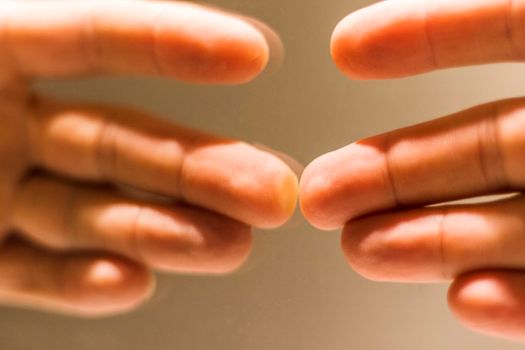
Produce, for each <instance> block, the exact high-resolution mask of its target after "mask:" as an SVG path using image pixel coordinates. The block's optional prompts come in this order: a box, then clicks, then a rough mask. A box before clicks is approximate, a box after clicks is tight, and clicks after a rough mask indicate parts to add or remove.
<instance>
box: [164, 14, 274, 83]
mask: <svg viewBox="0 0 525 350" xmlns="http://www.w3.org/2000/svg"><path fill="white" fill-rule="evenodd" d="M180 6H184V11H181V13H184V14H185V16H181V15H177V14H176V13H173V16H168V15H166V16H164V17H163V18H162V23H161V24H159V26H158V29H157V32H156V38H157V42H158V43H159V44H158V46H157V52H156V54H157V55H158V60H159V64H161V65H162V67H161V70H162V71H163V72H164V73H166V74H168V75H173V76H174V77H176V78H179V79H182V80H185V81H189V82H194V83H209V84H242V83H246V82H249V81H251V80H253V79H254V78H255V77H257V76H258V75H259V74H260V73H261V72H262V71H263V70H264V68H265V67H266V66H267V64H268V61H269V57H270V47H269V44H268V42H267V40H266V38H265V36H264V35H263V33H261V31H260V30H258V29H257V28H256V27H255V26H254V25H252V24H250V23H249V22H248V21H245V20H243V19H241V18H239V17H237V16H233V15H230V14H227V13H222V12H220V11H213V10H210V9H207V8H206V7H203V6H198V5H180ZM172 17H174V18H172ZM179 17H180V18H179ZM159 22H160V20H159Z"/></svg>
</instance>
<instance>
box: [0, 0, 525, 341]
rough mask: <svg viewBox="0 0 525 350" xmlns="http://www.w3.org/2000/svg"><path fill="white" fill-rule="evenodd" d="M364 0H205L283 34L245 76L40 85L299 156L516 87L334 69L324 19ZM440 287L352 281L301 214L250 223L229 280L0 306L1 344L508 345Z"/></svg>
mask: <svg viewBox="0 0 525 350" xmlns="http://www.w3.org/2000/svg"><path fill="white" fill-rule="evenodd" d="M371 2H372V1H365V0H359V1H358V0H346V1H342V0H327V1H312V0H265V1H259V0H223V1H221V0H217V1H216V2H215V3H216V4H221V5H223V6H225V7H227V8H231V9H235V10H238V11H241V12H245V13H248V14H252V15H256V16H258V17H259V18H261V19H263V20H265V21H266V22H268V23H269V24H271V25H272V26H273V27H274V28H275V29H276V30H278V31H279V32H280V33H281V36H282V39H283V41H284V44H285V46H286V47H287V59H286V62H285V64H284V66H283V67H282V68H281V69H280V70H279V71H278V72H277V73H275V74H273V75H266V76H264V77H262V78H261V79H259V80H257V81H256V82H255V83H253V84H251V85H248V86H243V87H234V88H231V87H230V88H216V87H213V88H209V87H195V86H185V85H182V84H178V83H174V82H170V81H159V80H149V79H112V80H102V79H100V80H92V81H83V82H73V83H61V84H58V83H56V84H48V85H46V86H44V88H45V89H47V90H48V91H53V92H55V93H60V94H62V95H64V96H71V97H77V98H87V99H93V100H106V101H117V102H121V103H132V104H134V105H138V106H141V107H143V108H147V109H149V110H152V111H157V112H159V113H162V114H163V115H165V116H168V117H171V118H173V119H174V120H178V121H181V122H184V123H187V124H191V125H193V126H200V127H203V128H206V129H208V130H210V131H215V132H219V133H223V134H227V135H231V136H235V137H239V138H242V139H245V140H249V141H253V142H261V143H266V144H268V145H271V146H273V147H275V148H277V149H280V150H283V151H285V152H288V153H290V154H292V155H294V156H295V157H297V158H298V159H299V160H300V161H302V162H304V163H306V162H309V161H310V160H311V159H313V158H314V157H315V156H316V155H319V154H321V153H323V152H326V151H328V150H331V149H333V148H335V147H339V146H342V145H344V144H346V143H348V142H350V141H352V140H355V139H357V138H360V137H363V136H366V135H369V134H373V133H377V132H381V131H384V130H387V129H390V128H396V127H400V126H403V125H406V124H410V123H414V122H418V121H422V120H424V119H429V118H432V117H436V116H440V115H442V114H446V113H450V112H453V111H456V110H458V109H463V108H465V107H469V106H471V105H474V104H478V103H482V102H486V101H490V100H494V99H497V98H504V97H513V96H517V95H520V94H521V93H523V92H524V91H525V89H524V88H523V87H524V86H523V84H522V77H524V76H525V68H524V67H521V66H519V65H500V66H490V67H488V66H487V67H479V68H468V69H460V70H453V71H447V72H439V73H434V74H430V75H425V76H421V77H417V78H411V79H406V80H398V81H386V82H352V81H349V80H346V79H345V78H343V77H342V76H340V75H339V74H338V72H337V71H336V69H335V67H334V66H333V64H332V63H331V61H330V57H329V54H328V52H329V51H328V45H329V38H330V34H331V31H332V29H333V27H334V26H335V24H336V23H337V22H338V21H339V20H340V19H341V18H342V17H343V16H344V15H345V14H346V13H348V12H350V11H352V10H355V9H357V8H359V7H361V6H364V5H366V4H369V3H371ZM445 293H446V286H445V285H442V286H441V285H434V286H425V285H391V284H390V285H389V284H377V283H372V282H368V281H365V280H363V279H362V278H360V277H359V276H357V275H356V274H355V273H353V272H352V271H351V270H350V269H349V268H347V266H346V264H345V262H344V261H343V259H342V256H341V253H340V250H339V235H338V234H337V233H323V232H318V231H316V230H314V229H313V228H311V227H309V226H308V225H307V224H306V223H305V222H304V221H303V220H302V219H301V218H300V217H298V218H297V219H296V220H295V222H294V223H292V224H290V225H288V227H285V228H283V229H280V230H277V231H275V232H257V239H256V246H255V251H254V254H253V256H252V259H251V261H250V263H249V264H248V266H246V267H245V268H244V269H243V270H242V271H240V272H239V273H237V274H235V275H233V276H231V277H228V278H221V279H216V278H195V277H182V276H162V277H160V281H159V290H158V292H157V294H156V296H155V297H154V299H153V300H152V301H151V302H150V303H149V304H148V305H147V306H145V307H144V308H142V309H141V310H139V311H138V312H135V313H133V314H131V315H127V316H123V317H116V318H111V319H106V320H98V321H86V320H76V319H70V318H65V317H59V316H50V315H46V314H42V313H37V312H29V311H19V310H12V309H7V308H5V309H2V310H1V312H0V349H14V350H17V349H31V350H36V349H53V350H55V349H95V348H98V349H103V350H113V349H119V350H120V349H122V350H135V349H154V350H157V349H158V350H163V349H184V350H186V349H188V350H211V349H221V350H222V349H224V350H251V349H254V350H259V349H260V350H263V349H264V350H267V349H277V350H280V349H302V350H318V349H330V350H342V349H364V350H374V349H388V350H397V349H399V350H411V349H414V350H415V349H427V350H433V349H464V350H467V349H476V350H484V349H503V350H505V349H518V346H517V345H513V344H511V343H506V342H502V341H499V340H493V339H488V338H484V337H480V336H477V335H474V334H472V333H470V332H468V331H466V330H463V329H462V328H461V327H460V326H459V325H458V324H457V323H456V322H455V321H454V320H453V318H452V317H451V316H450V314H449V312H448V310H447V307H446V302H445Z"/></svg>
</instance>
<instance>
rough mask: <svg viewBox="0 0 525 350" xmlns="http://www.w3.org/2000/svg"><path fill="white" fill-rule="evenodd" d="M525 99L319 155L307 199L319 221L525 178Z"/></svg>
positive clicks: (515, 185)
mask: <svg viewBox="0 0 525 350" xmlns="http://www.w3.org/2000/svg"><path fill="white" fill-rule="evenodd" d="M524 107H525V100H524V99H514V100H507V101H500V102H497V103H492V104H487V105H484V106H480V107H476V108H473V109H470V110H467V111H463V112H460V113H458V114H455V115H452V116H449V117H446V118H442V119H437V120H434V121H431V122H427V123H423V124H419V125H416V126H412V127H408V128H404V129H400V130H396V131H393V132H389V133H386V134H383V135H379V136H376V137H372V138H369V139H366V140H362V141H359V142H356V143H354V144H351V145H349V146H347V147H344V148H342V149H340V150H337V151H335V152H331V153H328V154H326V155H324V156H321V157H320V158H318V159H316V160H315V161H313V162H312V163H311V164H310V165H309V166H308V167H307V168H306V170H305V172H304V175H303V177H302V179H301V196H302V198H301V206H302V209H303V212H304V214H305V216H306V217H307V219H308V220H309V221H310V222H311V223H312V224H314V225H315V226H317V227H320V228H325V229H333V228H337V227H340V226H342V225H343V224H344V223H345V222H347V221H349V220H351V219H352V218H355V217H358V216H361V215H365V214H369V213H372V212H375V211H381V210H385V209H389V208H394V207H404V206H415V205H425V204H432V203H437V202H443V201H449V200H454V199H459V198H465V197H469V196H477V195H483V194H487V193H494V192H500V191H507V190H512V189H517V190H520V189H522V188H524V186H525V166H524V164H525V161H524V158H523V154H524V152H523V150H524V149H525V143H524V139H523V137H522V135H521V132H520V130H523V128H525V109H524Z"/></svg>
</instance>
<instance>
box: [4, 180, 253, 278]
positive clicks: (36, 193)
mask: <svg viewBox="0 0 525 350" xmlns="http://www.w3.org/2000/svg"><path fill="white" fill-rule="evenodd" d="M12 222H13V226H14V227H15V228H16V229H17V230H19V231H21V232H22V233H24V234H25V235H26V236H27V237H29V238H31V239H32V240H34V241H37V242H39V243H41V244H44V245H47V246H50V247H53V248H55V249H57V248H58V249H64V250H65V249H82V250H85V249H90V250H106V251H110V252H114V253H118V254H121V255H125V256H127V257H129V258H131V259H134V260H137V261H140V262H142V263H144V264H145V265H148V266H151V267H153V268H157V269H162V270H169V271H176V272H185V273H213V274H222V273H226V272H231V271H232V270H234V269H236V268H237V267H239V266H240V265H241V264H242V263H243V262H244V261H245V260H246V258H247V256H248V255H249V253H250V248H251V233H250V228H249V227H248V226H246V225H243V224H241V223H239V222H236V221H234V220H232V219H229V218H226V217H222V216H219V215H216V214H213V213H211V212H207V211H204V210H199V209H194V208H188V207H184V206H180V205H177V206H171V207H161V206H155V205H150V204H147V203H143V202H138V201H131V200H128V199H125V198H122V197H120V196H118V195H117V194H115V193H111V191H104V190H103V189H98V190H97V189H92V188H83V187H78V186H74V185H72V184H67V183H63V182H59V181H57V180H53V179H50V178H42V177H35V178H32V179H30V180H29V181H28V182H27V183H26V184H25V185H24V186H23V187H22V189H21V190H20V192H19V193H18V195H17V197H16V198H15V207H14V211H13V219H12Z"/></svg>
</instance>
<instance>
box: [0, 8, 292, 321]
mask: <svg viewBox="0 0 525 350" xmlns="http://www.w3.org/2000/svg"><path fill="white" fill-rule="evenodd" d="M0 24H1V26H0V29H1V30H0V48H1V50H0V52H2V54H1V55H0V67H1V68H0V112H1V119H0V167H1V168H0V233H1V235H2V237H3V238H4V239H5V241H4V244H3V245H2V246H1V247H0V302H1V303H4V304H15V305H24V306H29V307H39V308H46V309H51V310H54V311H60V312H66V313H73V314H78V315H84V316H98V315H106V314H112V313H117V312H122V311H126V310H129V309H131V308H133V307H135V306H137V305H138V304H140V303H141V302H142V301H143V300H144V299H145V298H146V297H147V296H148V295H149V293H151V290H152V286H153V277H152V274H151V272H150V269H161V270H168V271H173V272H188V273H211V274H222V273H226V272H229V271H232V270H233V269H235V268H236V267H238V266H239V265H240V264H241V263H242V262H243V261H244V260H245V258H246V256H247V255H248V253H249V250H250V245H251V233H250V225H254V226H258V227H267V228H269V227H276V226H279V225H281V224H282V223H284V222H285V221H286V220H287V219H288V217H289V216H290V215H291V213H292V212H293V209H294V205H295V201H296V192H297V185H296V177H295V175H294V174H293V172H292V171H291V170H290V168H289V167H288V166H287V165H286V164H285V163H284V162H283V161H281V160H280V159H278V158H276V157H275V156H273V155H271V154H269V153H267V152H264V151H261V150H259V149H257V148H255V147H252V146H250V145H248V144H245V143H242V142H238V141H233V140H229V139H226V138H221V137H217V136H211V135H208V134H205V133H202V132H198V131H195V130H190V129H187V128H184V127H181V126H176V125H172V124H169V123H167V122H162V121H160V120H158V119H155V118H153V117H150V116H147V115H146V114H145V113H143V112H139V111H135V110H132V109H127V108H123V107H116V106H102V105H88V104H82V103H76V102H63V101H57V100H54V99H51V98H49V97H44V96H37V95H36V94H35V93H34V92H32V91H31V89H30V85H29V83H30V79H32V78H49V77H51V78H59V77H70V76H79V75H88V74H101V73H103V74H145V75H157V76H164V77H168V78H176V79H181V80H185V81H190V82H199V83H224V84H230V83H243V82H247V81H249V80H251V79H253V78H254V77H255V76H256V75H258V74H259V73H260V72H261V70H262V69H263V68H264V67H265V65H266V64H267V61H268V57H269V46H268V44H267V42H266V40H265V38H264V36H263V35H262V34H261V32H260V31H259V30H257V29H256V28H255V27H254V26H253V25H251V24H249V22H248V21H246V20H243V19H241V18H240V17H239V16H234V15H228V14H226V13H224V12H221V11H219V10H211V9H207V8H204V7H201V6H196V5H189V4H184V3H176V2H172V3H169V2H153V1H148V2H146V1H144V2H142V1H118V2H109V1H83V2H68V1H54V2H37V3H34V2H28V3H21V2H1V3H0ZM123 188H128V189H129V188H133V189H138V190H141V191H146V192H150V193H154V194H158V195H162V196H163V199H166V198H167V200H163V201H162V202H161V201H157V200H155V201H154V200H144V199H139V198H140V197H144V196H129V195H126V194H125V193H129V191H127V192H125V191H123V190H122V189H123ZM148 198H149V197H148ZM162 203H164V204H162ZM13 232H16V233H18V235H17V237H18V238H16V239H13V238H9V237H10V236H11V235H10V233H13ZM20 237H22V238H23V240H22V239H20ZM28 242H31V243H28Z"/></svg>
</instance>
